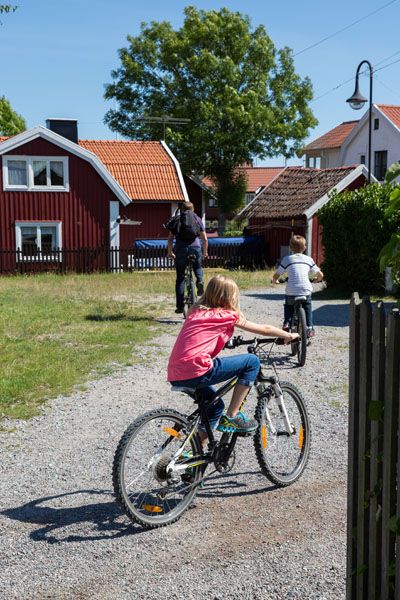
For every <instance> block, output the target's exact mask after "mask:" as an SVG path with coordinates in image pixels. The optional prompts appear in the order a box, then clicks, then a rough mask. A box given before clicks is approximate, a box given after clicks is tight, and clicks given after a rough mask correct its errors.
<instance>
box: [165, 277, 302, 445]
mask: <svg viewBox="0 0 400 600" xmlns="http://www.w3.org/2000/svg"><path fill="white" fill-rule="evenodd" d="M235 327H239V329H243V330H244V331H249V332H250V333H254V334H256V335H262V336H270V337H279V338H283V340H284V342H285V343H286V344H288V343H290V342H293V341H294V340H295V339H297V337H298V334H293V333H290V332H287V331H284V330H283V329H280V328H278V327H274V326H273V325H260V324H258V323H253V322H251V321H248V320H247V319H246V318H245V317H244V315H243V314H242V313H241V312H240V307H239V289H238V286H237V285H236V283H235V282H234V281H233V280H232V279H230V278H229V277H225V276H224V275H216V276H215V277H213V278H212V279H211V280H210V282H209V283H208V285H207V288H206V290H205V292H204V294H203V296H202V297H201V298H200V299H199V301H198V302H197V303H196V304H195V305H194V306H193V307H192V309H191V310H190V312H189V314H188V316H187V319H186V321H185V322H184V324H183V327H182V329H181V331H180V333H179V335H178V338H177V340H176V342H175V345H174V347H173V349H172V353H171V356H170V358H169V363H168V381H169V382H170V383H171V385H172V386H173V387H186V388H191V389H196V390H201V391H202V395H203V398H204V400H209V399H211V398H212V397H213V396H214V388H213V387H212V384H216V383H222V382H223V381H226V380H228V379H230V378H232V377H235V376H237V378H238V380H237V383H236V385H235V387H234V389H233V395H232V400H231V402H230V405H229V407H228V410H227V412H226V414H225V415H223V414H222V413H223V410H224V403H223V401H222V399H220V400H219V401H218V402H217V403H216V404H212V405H211V406H210V409H209V411H208V418H209V420H210V425H211V428H212V429H214V428H215V426H216V425H217V423H218V426H217V429H218V430H219V431H224V432H236V433H252V432H254V431H255V430H256V429H257V427H258V423H257V421H256V420H255V419H250V418H248V417H246V416H245V415H244V414H243V413H242V412H240V408H241V406H242V404H243V403H244V401H245V399H246V396H247V394H248V392H249V390H250V388H251V387H252V385H253V383H254V381H255V379H256V376H257V373H258V371H259V368H260V361H259V359H258V357H257V356H255V355H254V354H248V353H246V354H239V355H236V356H228V357H224V358H217V356H218V354H219V353H220V352H221V350H222V349H223V348H224V346H225V344H226V342H227V341H228V340H229V339H230V338H231V337H232V335H233V331H234V328H235ZM200 434H201V438H202V440H205V439H206V437H207V434H206V433H205V429H204V428H202V426H201V425H200Z"/></svg>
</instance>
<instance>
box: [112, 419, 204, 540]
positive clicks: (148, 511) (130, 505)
mask: <svg viewBox="0 0 400 600" xmlns="http://www.w3.org/2000/svg"><path fill="white" fill-rule="evenodd" d="M162 419H163V420H164V421H166V422H167V423H169V424H170V425H171V427H169V428H167V429H165V428H164V433H161V430H160V437H161V439H163V438H166V439H168V438H169V437H170V438H171V442H168V444H166V449H167V452H166V455H167V459H166V460H167V461H168V460H169V459H168V454H169V453H171V454H172V453H173V451H174V450H176V448H177V446H176V445H175V446H173V447H172V448H171V449H169V448H168V446H169V444H173V443H175V442H176V443H177V444H179V443H181V442H179V441H178V440H179V437H180V436H175V437H174V438H173V436H171V435H169V436H168V433H169V432H170V431H171V429H172V428H173V429H174V430H175V431H178V432H179V431H180V430H181V429H184V428H185V427H187V426H188V421H187V417H186V416H185V415H183V414H181V413H179V412H178V411H176V410H173V409H168V408H166V409H163V408H160V409H156V410H152V411H150V412H148V413H145V414H144V415H142V416H141V417H139V418H138V419H136V420H135V421H134V422H133V423H132V424H131V425H130V426H129V427H128V428H127V429H126V431H125V433H124V434H123V436H122V437H121V440H120V441H119V444H118V446H117V449H116V452H115V456H114V461H113V469H112V479H113V488H114V494H115V497H116V500H117V502H118V503H119V505H120V506H121V508H122V510H123V511H124V513H125V514H126V515H127V516H128V517H129V518H130V519H131V521H133V522H134V523H139V524H140V525H142V526H143V527H144V528H146V529H154V528H157V527H163V526H165V525H170V524H171V523H174V522H175V521H177V520H178V519H179V518H180V517H181V516H182V515H183V513H184V512H185V511H186V510H187V509H188V508H189V506H190V504H191V502H192V500H193V498H194V497H195V496H196V494H197V490H198V485H196V484H198V483H199V482H200V480H201V479H202V477H203V474H204V470H205V468H204V466H202V467H200V466H198V467H194V468H192V469H191V471H192V472H193V474H192V479H193V483H191V484H190V485H189V486H188V485H187V483H185V482H184V481H183V478H182V481H181V482H180V485H183V486H186V487H184V488H183V490H184V489H188V492H187V494H185V495H184V496H183V498H182V501H181V502H179V503H177V504H176V505H174V506H173V507H172V509H171V510H168V511H166V506H165V504H167V505H168V508H170V506H169V502H168V500H165V502H164V501H162V500H160V499H159V498H155V493H154V492H147V491H145V492H140V493H139V496H137V492H135V491H134V490H133V491H131V492H128V489H127V482H126V476H127V472H128V469H127V461H128V453H129V451H130V449H131V448H132V444H133V442H134V440H135V438H136V437H137V436H138V434H140V436H139V437H140V444H139V448H140V449H141V450H142V452H143V454H145V453H146V450H147V449H148V450H149V451H150V454H151V453H152V454H153V457H155V456H156V455H157V453H155V451H154V448H155V447H156V444H155V443H154V442H155V439H153V438H152V439H150V440H147V441H146V439H145V438H144V436H143V430H144V428H145V427H146V425H148V424H149V423H151V422H153V423H155V422H156V421H157V420H160V421H161V420H162ZM165 431H167V433H166V434H165ZM172 438H173V439H172ZM176 438H178V440H177V439H176ZM146 444H147V446H146ZM159 447H160V445H159ZM190 447H191V450H192V452H193V454H200V453H201V452H202V450H201V443H200V439H199V437H198V435H197V434H194V435H193V436H192V437H191V440H190ZM164 449H165V448H163V452H162V453H160V458H159V459H158V462H157V461H156V463H155V466H154V467H153V466H152V467H151V469H150V467H149V465H150V462H151V460H152V459H150V461H149V457H148V456H147V457H146V458H145V459H144V461H143V465H146V468H147V472H146V468H145V469H144V471H143V473H142V475H144V473H145V472H146V476H147V477H148V478H149V479H154V482H156V484H157V488H159V489H163V486H162V483H163V482H162V479H161V477H162V475H160V474H161V473H162V466H160V467H159V465H160V464H161V461H162V460H163V456H164ZM133 454H134V462H137V463H138V468H137V470H138V471H140V469H141V468H142V467H141V464H142V461H139V459H137V460H136V455H135V452H133ZM139 462H140V464H139ZM165 464H167V463H166V462H165V460H164V463H163V466H164V472H165ZM135 468H136V466H135ZM158 468H159V471H158V475H156V474H157V469H158ZM131 476H132V475H131V474H130V473H129V476H128V480H129V479H130V477H131ZM157 477H160V478H157ZM137 479H138V478H137V477H136V478H134V479H133V481H132V482H131V484H130V485H132V484H133V483H134V482H135V481H137ZM167 483H168V482H167V480H165V484H166V485H165V487H164V489H167ZM160 484H161V485H160ZM153 485H155V483H154V484H153ZM128 487H130V486H128ZM135 494H136V496H135ZM143 494H144V496H143V500H141V496H142V495H143ZM147 498H148V500H147ZM135 500H137V503H138V506H136V505H135ZM150 502H154V504H149V503H150ZM163 502H164V503H163ZM171 502H172V500H171Z"/></svg>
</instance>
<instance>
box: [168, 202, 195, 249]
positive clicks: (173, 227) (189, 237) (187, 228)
mask: <svg viewBox="0 0 400 600" xmlns="http://www.w3.org/2000/svg"><path fill="white" fill-rule="evenodd" d="M165 228H166V229H168V231H170V232H171V233H173V235H175V236H176V237H177V239H178V240H182V241H185V242H194V240H195V239H196V238H197V237H198V236H199V234H200V231H201V229H200V225H199V222H198V220H197V217H196V215H195V214H194V212H193V211H192V210H184V211H182V212H181V213H180V214H178V215H175V216H174V217H172V218H171V219H170V220H169V221H167V223H166V224H165Z"/></svg>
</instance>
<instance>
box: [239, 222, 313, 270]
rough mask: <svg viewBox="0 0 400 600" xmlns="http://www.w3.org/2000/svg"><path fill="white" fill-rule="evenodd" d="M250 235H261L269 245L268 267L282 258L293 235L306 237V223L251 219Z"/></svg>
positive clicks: (273, 265)
mask: <svg viewBox="0 0 400 600" xmlns="http://www.w3.org/2000/svg"><path fill="white" fill-rule="evenodd" d="M249 233H250V234H251V235H261V236H262V237H263V238H264V239H265V241H266V242H267V244H268V257H269V258H268V265H269V266H270V267H275V265H276V264H277V263H278V262H279V260H280V259H281V258H282V253H283V254H285V252H282V251H283V249H284V248H285V247H288V246H289V241H290V238H291V236H292V235H303V236H305V235H306V221H305V218H304V219H303V218H302V219H296V221H295V223H294V224H293V223H292V219H283V220H279V221H277V220H275V221H274V220H272V219H268V220H266V219H262V218H260V219H250V220H249Z"/></svg>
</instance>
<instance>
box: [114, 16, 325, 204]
mask: <svg viewBox="0 0 400 600" xmlns="http://www.w3.org/2000/svg"><path fill="white" fill-rule="evenodd" d="M184 14H185V18H184V23H183V25H182V27H181V28H180V29H178V30H174V29H173V27H172V25H171V24H170V23H169V22H166V21H163V22H152V23H150V24H149V25H148V24H146V23H144V24H142V27H141V33H140V35H138V36H137V37H132V36H128V38H127V39H128V43H129V45H128V47H125V48H122V49H120V50H119V57H120V61H121V65H120V67H119V68H118V69H116V70H114V71H113V72H112V78H113V80H114V82H113V83H110V84H108V85H106V91H105V98H107V99H115V100H117V101H118V108H117V109H111V110H109V111H108V112H107V114H106V116H105V122H106V123H107V124H108V125H109V126H110V128H111V129H112V130H114V131H118V132H119V133H121V134H122V135H124V136H126V137H128V138H141V139H154V138H155V137H157V136H159V133H160V129H159V126H157V125H154V124H152V123H150V124H149V123H145V122H143V121H141V119H143V118H145V117H157V116H162V115H169V116H172V117H174V118H186V119H190V123H189V124H186V125H181V126H179V128H175V129H174V130H172V128H168V129H167V134H168V143H169V145H170V146H171V147H172V149H173V151H174V152H175V154H176V156H177V157H178V159H179V160H180V162H181V165H182V168H183V170H184V171H185V172H187V173H188V172H195V173H197V174H201V175H204V176H209V177H211V179H212V180H213V181H214V183H215V188H216V192H217V198H218V204H219V206H220V208H221V210H222V211H223V212H225V213H227V212H230V211H232V210H236V209H237V208H239V206H240V205H241V203H242V202H243V200H244V186H243V177H241V176H240V166H241V165H243V164H245V163H249V162H250V161H252V159H253V158H254V157H260V158H266V157H272V156H276V155H278V154H282V155H284V156H285V157H290V156H293V154H294V153H295V152H296V151H297V150H298V149H299V148H300V147H301V145H302V141H303V140H304V139H305V137H306V136H307V135H308V130H309V128H310V127H314V126H315V125H316V124H317V121H316V119H315V118H314V116H313V114H312V112H311V110H310V108H309V106H308V102H309V101H310V100H311V98H312V86H311V83H310V80H309V79H308V78H307V77H306V78H305V79H301V78H300V77H299V76H298V75H297V74H296V72H295V69H294V64H293V56H292V52H291V50H290V49H289V48H283V49H282V50H279V51H278V50H276V48H275V46H274V44H273V42H272V40H271V39H270V37H269V36H268V34H267V32H266V30H265V28H264V27H263V26H262V25H260V26H258V27H256V28H255V29H252V27H251V23H250V19H249V18H248V17H247V16H244V15H242V14H240V13H238V12H235V13H234V12H231V11H229V10H228V9H226V8H223V9H221V10H219V11H216V10H211V11H208V12H207V11H204V10H197V9H196V8H194V7H193V6H189V7H187V8H185V10H184ZM157 127H158V129H157ZM238 168H239V171H238Z"/></svg>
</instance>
